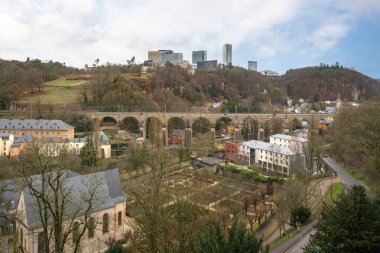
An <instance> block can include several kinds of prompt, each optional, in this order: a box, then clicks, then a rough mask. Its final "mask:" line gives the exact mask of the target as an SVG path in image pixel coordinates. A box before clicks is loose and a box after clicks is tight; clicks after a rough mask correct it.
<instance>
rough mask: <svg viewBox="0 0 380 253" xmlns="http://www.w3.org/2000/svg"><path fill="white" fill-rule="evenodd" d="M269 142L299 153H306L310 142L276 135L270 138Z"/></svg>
mask: <svg viewBox="0 0 380 253" xmlns="http://www.w3.org/2000/svg"><path fill="white" fill-rule="evenodd" d="M269 142H270V143H273V144H276V145H280V146H282V147H288V148H290V149H292V150H294V151H295V152H297V153H304V154H305V153H306V151H307V148H308V143H309V141H308V140H307V139H305V138H302V137H297V136H291V135H286V134H275V135H272V136H270V138H269Z"/></svg>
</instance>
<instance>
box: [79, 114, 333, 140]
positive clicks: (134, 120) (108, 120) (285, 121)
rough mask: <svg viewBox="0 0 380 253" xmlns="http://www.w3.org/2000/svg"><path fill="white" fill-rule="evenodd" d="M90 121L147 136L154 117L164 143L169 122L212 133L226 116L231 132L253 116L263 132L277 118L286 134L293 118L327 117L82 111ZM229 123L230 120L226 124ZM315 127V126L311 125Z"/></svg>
mask: <svg viewBox="0 0 380 253" xmlns="http://www.w3.org/2000/svg"><path fill="white" fill-rule="evenodd" d="M84 114H86V115H87V116H89V117H90V118H92V119H93V120H98V121H99V123H100V125H101V126H117V125H123V124H128V123H127V122H129V124H134V125H135V126H136V127H138V129H139V133H140V134H141V135H142V136H143V137H144V139H145V138H146V137H147V127H148V122H149V121H151V120H155V121H156V122H159V123H158V124H159V125H161V130H162V133H163V134H164V135H165V140H166V145H167V144H168V133H169V132H170V131H172V129H170V128H171V127H170V125H171V122H172V121H174V120H175V121H177V122H181V125H182V126H183V129H182V130H187V131H189V132H190V136H192V135H193V127H194V123H195V122H199V120H201V121H203V122H207V127H208V128H209V131H211V132H214V133H215V126H216V124H217V122H218V121H220V120H222V119H227V121H230V122H232V124H233V125H234V127H235V131H239V130H240V127H241V125H242V123H243V122H244V121H245V120H246V119H253V120H255V121H256V122H257V123H258V129H259V132H260V131H261V132H262V131H263V127H264V125H265V124H268V123H269V124H270V122H273V121H278V122H281V126H282V132H283V133H286V132H288V131H289V129H291V128H292V123H293V122H294V121H295V120H306V121H309V122H310V121H311V119H312V118H313V119H314V120H315V123H317V122H318V121H319V120H320V119H323V118H326V117H331V116H332V115H326V114H316V113H313V114H295V113H271V114H269V113H262V114H254V113H247V114H242V113H180V112H92V113H84ZM230 124H231V123H230ZM315 127H316V126H315Z"/></svg>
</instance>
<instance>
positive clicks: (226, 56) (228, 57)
mask: <svg viewBox="0 0 380 253" xmlns="http://www.w3.org/2000/svg"><path fill="white" fill-rule="evenodd" d="M223 63H224V64H225V65H226V66H232V45H231V44H225V45H223Z"/></svg>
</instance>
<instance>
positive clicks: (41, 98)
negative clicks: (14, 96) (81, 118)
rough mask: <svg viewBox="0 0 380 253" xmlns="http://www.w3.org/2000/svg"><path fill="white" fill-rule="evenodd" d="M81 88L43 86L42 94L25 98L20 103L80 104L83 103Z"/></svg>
mask: <svg viewBox="0 0 380 253" xmlns="http://www.w3.org/2000/svg"><path fill="white" fill-rule="evenodd" d="M82 99H83V98H82V95H81V87H80V86H74V87H56V86H43V87H42V89H41V93H40V94H37V95H31V96H28V97H24V98H23V99H21V101H20V102H22V103H27V104H30V103H31V104H36V103H41V104H42V105H59V104H61V105H62V104H79V103H80V102H82Z"/></svg>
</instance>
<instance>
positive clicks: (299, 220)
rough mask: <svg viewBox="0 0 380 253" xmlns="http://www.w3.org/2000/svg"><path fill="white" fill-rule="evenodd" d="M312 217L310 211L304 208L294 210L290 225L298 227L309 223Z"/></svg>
mask: <svg viewBox="0 0 380 253" xmlns="http://www.w3.org/2000/svg"><path fill="white" fill-rule="evenodd" d="M310 216H311V212H310V209H309V208H307V207H304V206H300V207H297V208H294V209H293V210H292V213H291V215H290V225H292V226H293V227H295V228H296V227H297V226H298V225H303V224H306V223H307V222H309V220H310Z"/></svg>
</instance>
